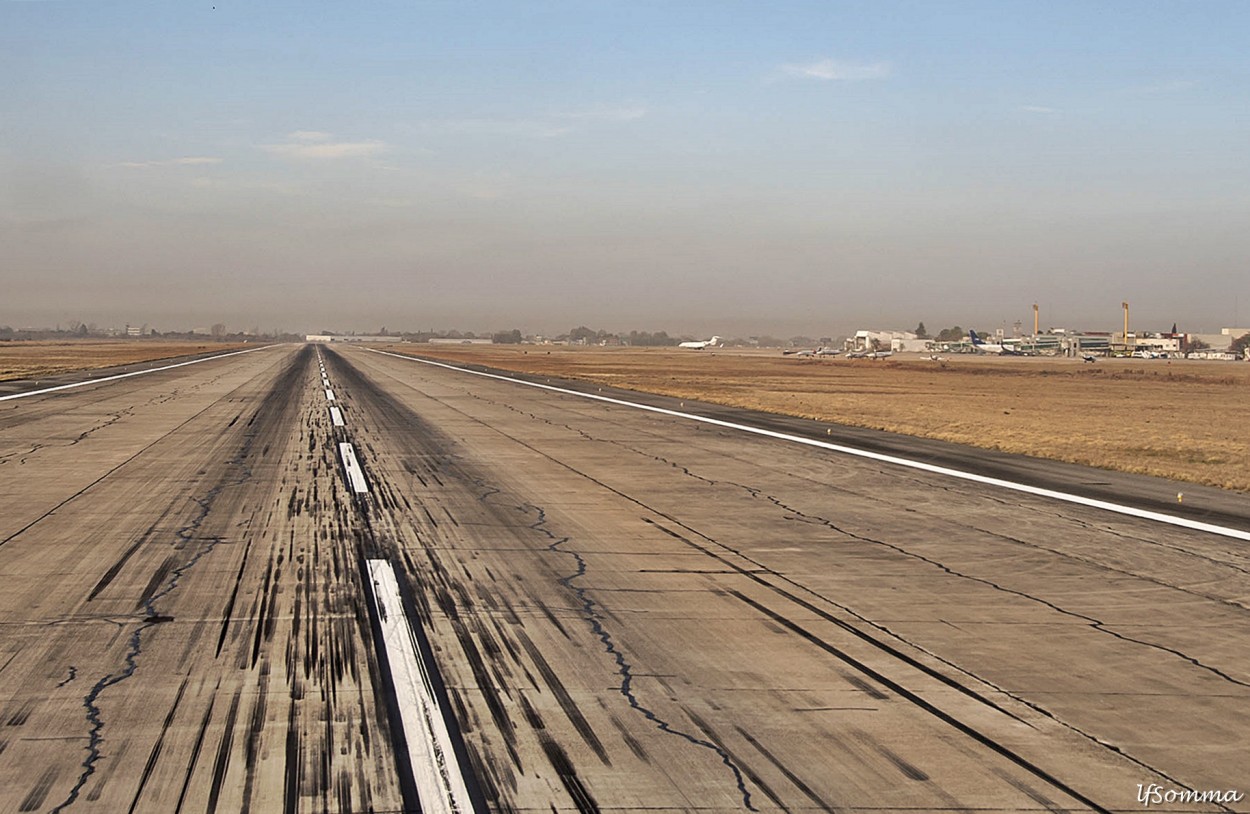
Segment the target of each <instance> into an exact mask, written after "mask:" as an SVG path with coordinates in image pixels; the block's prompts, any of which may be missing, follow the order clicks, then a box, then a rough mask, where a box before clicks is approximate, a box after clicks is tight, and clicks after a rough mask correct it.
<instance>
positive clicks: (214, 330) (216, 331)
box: [209, 322, 226, 339]
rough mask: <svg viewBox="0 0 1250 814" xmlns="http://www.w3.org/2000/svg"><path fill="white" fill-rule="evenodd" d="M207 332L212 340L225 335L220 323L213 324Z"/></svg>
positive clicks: (224, 329) (224, 327) (223, 327)
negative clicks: (211, 336)
mask: <svg viewBox="0 0 1250 814" xmlns="http://www.w3.org/2000/svg"><path fill="white" fill-rule="evenodd" d="M209 332H210V333H211V334H212V335H213V339H221V338H222V337H223V336H225V335H226V326H225V325H223V324H222V323H220V322H215V323H213V327H211V328H209Z"/></svg>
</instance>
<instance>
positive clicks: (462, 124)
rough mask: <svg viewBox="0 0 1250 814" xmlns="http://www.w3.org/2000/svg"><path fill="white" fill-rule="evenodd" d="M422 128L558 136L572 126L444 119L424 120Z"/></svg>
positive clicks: (522, 120) (541, 137)
mask: <svg viewBox="0 0 1250 814" xmlns="http://www.w3.org/2000/svg"><path fill="white" fill-rule="evenodd" d="M424 129H425V130H428V131H432V132H438V133H462V134H466V135H487V136H511V137H516V138H535V139H547V138H559V137H560V136H565V135H568V134H569V133H571V132H572V131H573V128H571V127H568V126H565V125H559V124H552V123H551V122H544V121H537V120H534V119H444V120H441V121H433V122H426V123H425V125H424Z"/></svg>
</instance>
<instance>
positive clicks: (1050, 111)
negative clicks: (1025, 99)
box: [1019, 105, 1062, 116]
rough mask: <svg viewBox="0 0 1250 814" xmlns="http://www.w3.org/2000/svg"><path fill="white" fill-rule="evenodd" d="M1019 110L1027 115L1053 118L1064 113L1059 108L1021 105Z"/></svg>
mask: <svg viewBox="0 0 1250 814" xmlns="http://www.w3.org/2000/svg"><path fill="white" fill-rule="evenodd" d="M1019 109H1020V110H1023V111H1024V112H1025V113H1038V114H1041V115H1043V116H1053V115H1055V114H1056V113H1060V112H1062V111H1060V110H1059V108H1057V107H1045V106H1044V105H1020V108H1019Z"/></svg>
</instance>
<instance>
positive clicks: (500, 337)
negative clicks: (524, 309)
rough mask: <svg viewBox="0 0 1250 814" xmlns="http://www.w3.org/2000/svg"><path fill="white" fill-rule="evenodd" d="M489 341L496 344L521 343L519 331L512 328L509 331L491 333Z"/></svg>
mask: <svg viewBox="0 0 1250 814" xmlns="http://www.w3.org/2000/svg"><path fill="white" fill-rule="evenodd" d="M490 339H491V341H492V342H494V343H495V344H496V345H519V344H521V331H520V330H519V329H517V328H513V329H512V330H510V331H499V332H498V333H494V334H491V337H490Z"/></svg>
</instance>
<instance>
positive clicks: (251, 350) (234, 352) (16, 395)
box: [0, 345, 277, 401]
mask: <svg viewBox="0 0 1250 814" xmlns="http://www.w3.org/2000/svg"><path fill="white" fill-rule="evenodd" d="M274 347H277V345H265V346H264V347H260V348H248V349H247V350H232V351H230V352H229V353H219V354H217V355H216V356H206V357H204V358H203V359H192V360H191V361H189V362H179V363H177V364H175V365H163V366H161V367H150V368H148V369H147V370H132V371H131V372H129V373H118V374H117V375H116V376H102V377H101V378H99V379H88V380H87V381H85V382H74V383H73V384H60V385H57V386H56V387H45V388H43V389H42V390H28V391H26V392H25V393H10V394H9V395H7V396H0V401H8V400H9V399H24V398H27V397H29V396H41V395H43V394H44V393H55V392H56V391H58V390H69V389H70V388H72V387H86V386H87V385H89V384H100V383H102V382H115V381H117V380H118V379H128V378H130V377H131V376H142V375H143V374H145V373H159V372H160V371H162V370H173V369H174V368H176V367H186V366H187V365H198V364H199V363H200V362H211V361H213V360H214V359H225V358H226V357H227V356H238V355H239V354H241V353H255V352H256V351H258V350H265V349H266V348H274ZM136 364H137V363H136Z"/></svg>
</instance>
